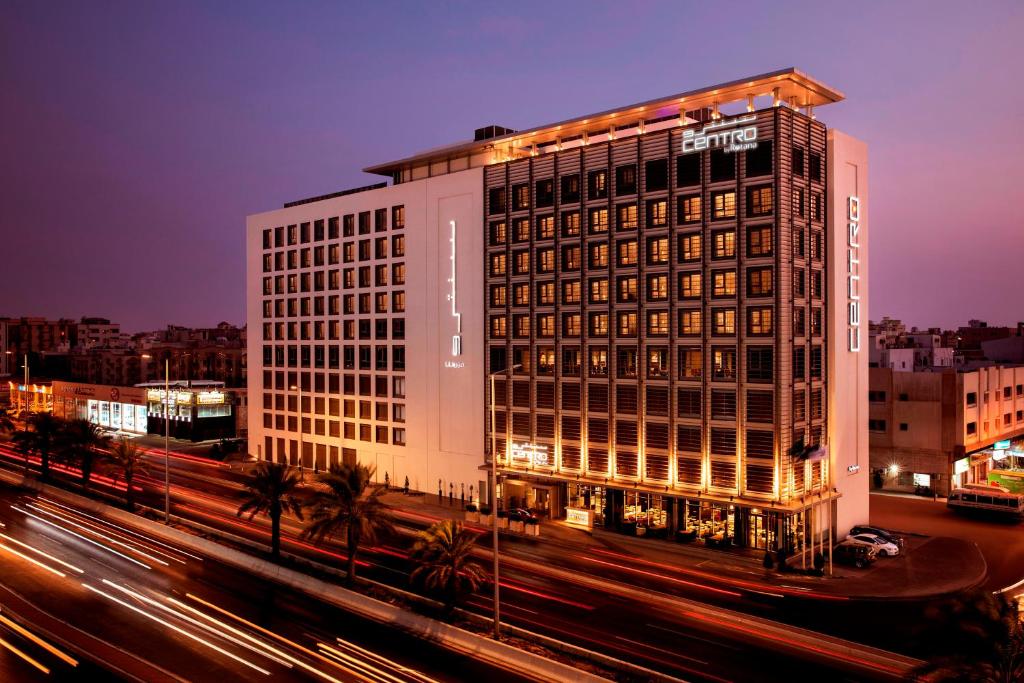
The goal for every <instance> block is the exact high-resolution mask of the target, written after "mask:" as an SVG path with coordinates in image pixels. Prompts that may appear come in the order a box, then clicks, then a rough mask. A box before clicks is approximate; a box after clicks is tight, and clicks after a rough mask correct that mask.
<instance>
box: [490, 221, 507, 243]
mask: <svg viewBox="0 0 1024 683" xmlns="http://www.w3.org/2000/svg"><path fill="white" fill-rule="evenodd" d="M506 233H507V231H506V229H505V221H496V222H494V223H491V245H492V246H497V245H500V244H505V242H506V241H507V240H508V235H507V234H506Z"/></svg>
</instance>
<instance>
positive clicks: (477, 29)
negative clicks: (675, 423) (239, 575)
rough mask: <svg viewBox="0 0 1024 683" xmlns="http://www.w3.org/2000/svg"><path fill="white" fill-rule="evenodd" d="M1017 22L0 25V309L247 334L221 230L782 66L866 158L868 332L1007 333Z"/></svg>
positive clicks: (807, 16) (1023, 20)
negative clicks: (905, 325) (290, 204)
mask: <svg viewBox="0 0 1024 683" xmlns="http://www.w3.org/2000/svg"><path fill="white" fill-rule="evenodd" d="M1022 36H1024V4H1022V3H1021V2H1019V1H1012V2H996V1H992V2H983V3H964V2H956V3H953V2H901V3H888V2H858V3H849V2H835V3H832V2H823V1H819V2H813V3H812V2H807V3H796V2H792V3H774V2H773V3H767V2H766V3H763V4H747V3H735V2H734V3H730V4H728V5H727V6H726V5H721V4H713V3H712V4H708V3H684V2H665V3H653V2H651V3H648V2H615V3H598V2H581V3H578V4H570V3H561V2H529V3H528V2H519V3H488V2H459V3H456V2H429V3H413V2H408V3H397V2H374V3H369V2H368V3H365V4H358V3H354V2H353V3H341V2H322V3H317V2H296V3H258V2H244V3H242V2H216V3H214V2H209V3H191V2H184V1H177V2H162V3H161V2H134V1H125V2H35V1H32V0H29V1H21V0H13V1H12V0H7V1H6V2H4V3H3V6H2V7H0V150H2V154H0V257H2V258H0V281H2V285H0V315H46V316H73V317H78V316H81V315H98V316H103V317H109V318H112V319H114V320H116V321H119V322H121V323H122V324H123V326H124V328H125V329H126V330H129V331H135V330H140V329H152V328H157V327H162V326H164V325H166V324H168V323H176V324H184V325H197V326H198V325H208V324H214V323H216V322H218V321H219V320H228V321H231V322H235V323H242V322H244V316H245V304H244V277H245V263H244V234H243V233H244V225H245V222H244V221H245V216H246V215H247V214H250V213H255V212H259V211H264V210H268V209H273V208H277V207H280V205H281V204H282V202H284V201H288V200H292V199H298V198H301V197H308V196H313V195H317V194H322V193H327V192H332V191H335V190H339V189H343V188H346V187H352V186H357V185H363V184H366V183H367V182H373V181H375V180H376V179H375V178H371V177H370V176H366V175H364V174H362V173H361V171H360V170H359V169H361V168H362V167H364V166H367V165H369V164H372V163H375V162H381V161H388V160H391V159H397V158H399V157H402V156H405V155H407V154H409V153H412V152H416V151H419V150H422V149H425V148H428V147H433V146H436V145H440V144H445V143H450V142H454V141H457V140H462V139H465V138H467V137H468V136H471V135H472V131H473V129H474V128H476V127H478V126H482V125H486V124H490V123H497V124H501V125H505V126H509V127H512V128H525V127H530V126H533V125H538V124H543V123H547V122H552V121H557V120H561V119H565V118H568V117H572V116H576V115H582V114H586V113H589V112H594V111H600V110H604V109H610V108H614V107H616V106H618V105H622V104H627V103H631V102H636V101H640V100H644V99H649V98H654V97H657V96H661V95H666V94H671V93H673V92H679V91H682V90H688V89H691V88H698V87H701V86H705V85H711V84H714V83H718V82H722V81H727V80H732V79H736V78H742V77H745V76H750V75H754V74H759V73H763V72H766V71H770V70H774V69H778V68H782V67H788V66H796V67H797V68H799V69H801V70H803V71H805V72H807V73H808V74H810V75H811V76H813V77H815V78H818V79H819V80H822V81H824V82H825V83H827V84H829V85H831V86H833V87H835V88H838V89H839V90H841V91H843V92H844V93H845V94H846V96H847V100H846V101H845V102H842V103H840V104H837V105H831V106H829V107H823V108H821V109H819V110H818V112H817V113H818V115H819V118H820V119H821V120H823V121H824V122H825V123H826V124H828V125H830V126H835V127H837V128H841V129H843V130H845V131H846V132H848V133H850V134H852V135H855V136H857V137H860V138H862V139H864V140H866V141H867V142H868V144H869V149H870V160H871V166H870V174H871V175H870V183H871V199H872V205H871V217H870V218H871V233H872V237H871V269H870V278H871V279H870V289H871V302H870V312H871V317H872V318H878V317H880V316H882V315H890V316H895V317H900V318H903V319H904V320H905V321H907V322H909V323H912V324H916V325H942V326H953V325H957V324H961V323H963V322H965V321H966V320H967V319H968V318H972V317H977V318H981V319H986V320H988V321H989V322H990V323H992V324H994V323H1003V324H1006V323H1013V322H1015V321H1017V320H1024V279H1022V278H1024V275H1022V273H1024V202H1022V201H1021V199H1020V197H1021V195H1022V188H1024V162H1022V160H1024V143H1022V135H1024V125H1022V123H1024V88H1022V87H1021V73H1022V71H1024V47H1022V45H1024V40H1022Z"/></svg>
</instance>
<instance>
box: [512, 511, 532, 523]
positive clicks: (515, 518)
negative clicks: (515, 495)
mask: <svg viewBox="0 0 1024 683" xmlns="http://www.w3.org/2000/svg"><path fill="white" fill-rule="evenodd" d="M508 518H509V521H512V522H525V521H526V520H528V519H532V520H536V519H537V513H535V512H533V511H532V510H529V509H527V508H512V509H511V510H509V511H508Z"/></svg>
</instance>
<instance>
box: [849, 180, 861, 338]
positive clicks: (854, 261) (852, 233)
mask: <svg viewBox="0 0 1024 683" xmlns="http://www.w3.org/2000/svg"><path fill="white" fill-rule="evenodd" d="M846 218H847V231H846V312H847V316H846V326H847V327H846V342H847V343H846V348H847V349H849V350H850V351H851V352H852V353H857V352H858V351H860V198H859V197H849V198H847V200H846Z"/></svg>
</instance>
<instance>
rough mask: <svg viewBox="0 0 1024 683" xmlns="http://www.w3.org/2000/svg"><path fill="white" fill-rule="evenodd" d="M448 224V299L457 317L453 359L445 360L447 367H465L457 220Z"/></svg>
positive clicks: (452, 351) (454, 315)
mask: <svg viewBox="0 0 1024 683" xmlns="http://www.w3.org/2000/svg"><path fill="white" fill-rule="evenodd" d="M448 225H449V227H450V228H451V234H450V236H449V238H448V244H449V246H450V250H449V253H448V264H449V273H450V274H449V276H448V294H447V299H448V301H449V302H450V303H451V316H452V318H454V319H455V330H454V332H455V333H454V334H453V335H452V344H451V349H450V351H451V356H452V359H449V360H446V361H445V362H444V366H445V367H446V368H463V367H465V366H466V363H465V362H464V361H461V360H458V358H459V356H461V355H462V314H461V313H459V311H458V305H457V302H456V292H457V288H456V275H455V272H456V266H457V262H456V260H455V259H456V255H455V247H456V242H455V236H456V226H455V221H448Z"/></svg>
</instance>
